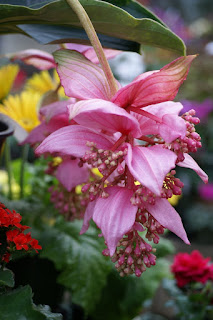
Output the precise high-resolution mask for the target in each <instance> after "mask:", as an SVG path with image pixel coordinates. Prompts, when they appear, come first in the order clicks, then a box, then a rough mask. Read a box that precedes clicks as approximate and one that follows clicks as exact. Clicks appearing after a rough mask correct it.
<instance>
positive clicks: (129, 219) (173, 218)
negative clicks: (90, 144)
mask: <svg viewBox="0 0 213 320" xmlns="http://www.w3.org/2000/svg"><path fill="white" fill-rule="evenodd" d="M134 189H135V190H134ZM134 189H133V190H130V189H128V188H126V187H117V186H116V187H108V188H105V189H104V191H105V193H106V194H107V198H97V199H96V200H95V201H93V202H91V203H90V204H89V205H88V207H87V210H86V212H85V216H84V223H83V227H82V230H81V233H84V232H86V230H87V229H88V227H89V220H90V219H91V218H92V219H93V220H94V222H95V223H96V224H97V226H98V227H99V228H100V229H101V231H102V233H103V236H104V239H105V240H106V243H107V246H108V248H109V253H110V255H111V256H113V254H114V252H115V249H116V246H117V244H118V241H119V240H120V239H122V237H123V236H124V235H125V234H126V233H128V232H129V231H130V230H131V228H132V227H133V225H134V223H135V219H136V214H138V215H139V212H140V210H139V209H140V208H141V205H142V204H143V205H144V206H145V208H146V211H147V212H149V213H150V214H151V215H152V217H154V218H155V219H156V220H157V221H158V222H159V224H161V225H162V226H163V227H164V228H168V229H169V230H171V231H173V232H174V233H176V234H177V235H178V236H179V237H180V238H182V239H183V241H185V242H186V243H188V244H189V240H188V238H187V236H186V232H185V230H184V228H183V225H182V221H181V219H180V217H179V215H178V213H177V212H176V211H175V209H174V208H173V207H172V206H171V205H170V204H169V202H168V201H167V200H166V199H161V198H156V197H154V198H153V195H152V194H151V193H150V195H149V196H150V199H151V197H152V200H153V203H151V204H150V203H149V201H147V200H145V201H144V200H143V199H142V197H141V199H140V197H139V192H138V190H140V188H139V187H138V188H137V187H135V188H134ZM136 196H137V200H138V202H137V203H135V202H134V199H135V197H136ZM138 210H139V211H138ZM162 212H163V213H164V214H162ZM139 223H140V225H143V223H142V221H140V222H138V224H139ZM139 231H140V230H139ZM153 234H154V229H153Z"/></svg>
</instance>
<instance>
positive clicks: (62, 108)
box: [39, 99, 76, 121]
mask: <svg viewBox="0 0 213 320" xmlns="http://www.w3.org/2000/svg"><path fill="white" fill-rule="evenodd" d="M75 102H76V101H75V99H69V100H63V101H56V102H53V103H51V104H48V105H45V106H44V107H41V109H40V110H39V113H40V114H41V115H42V116H44V117H45V120H46V121H49V120H50V119H51V118H52V117H54V116H57V115H59V114H63V113H64V114H68V110H67V105H68V104H71V103H75Z"/></svg>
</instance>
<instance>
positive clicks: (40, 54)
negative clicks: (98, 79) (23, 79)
mask: <svg viewBox="0 0 213 320" xmlns="http://www.w3.org/2000/svg"><path fill="white" fill-rule="evenodd" d="M65 46H66V48H67V49H71V50H76V51H78V52H81V53H82V54H83V55H84V56H85V57H86V58H87V59H89V60H90V61H92V62H93V63H96V64H98V63H99V60H98V58H97V55H96V53H95V51H94V49H93V48H92V47H91V46H85V45H81V44H74V43H67V44H65ZM104 52H105V55H106V57H107V59H111V58H114V57H115V56H117V55H118V54H120V53H121V51H119V50H112V49H104ZM8 57H9V58H10V60H11V61H14V60H17V59H18V60H21V61H23V62H24V63H26V64H28V65H32V66H34V67H35V68H37V69H39V70H49V69H52V68H55V66H56V64H55V60H54V58H53V56H52V54H50V53H48V52H45V51H42V50H38V49H27V50H23V51H19V52H15V53H12V54H9V55H8Z"/></svg>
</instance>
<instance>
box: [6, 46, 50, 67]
mask: <svg viewBox="0 0 213 320" xmlns="http://www.w3.org/2000/svg"><path fill="white" fill-rule="evenodd" d="M8 56H9V58H10V60H11V61H14V60H17V59H19V60H21V61H23V62H24V63H26V64H28V65H32V66H34V67H36V68H37V69H39V70H48V69H51V68H55V66H56V64H55V61H54V59H53V56H52V55H51V54H50V53H48V52H45V51H42V50H37V49H28V50H23V51H19V52H15V53H12V54H9V55H8Z"/></svg>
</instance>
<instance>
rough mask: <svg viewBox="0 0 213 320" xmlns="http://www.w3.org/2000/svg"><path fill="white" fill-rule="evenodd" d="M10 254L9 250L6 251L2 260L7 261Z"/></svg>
mask: <svg viewBox="0 0 213 320" xmlns="http://www.w3.org/2000/svg"><path fill="white" fill-rule="evenodd" d="M10 256H11V254H10V253H9V252H6V253H5V254H4V255H3V257H2V261H4V262H6V263H8V262H9V261H10Z"/></svg>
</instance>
